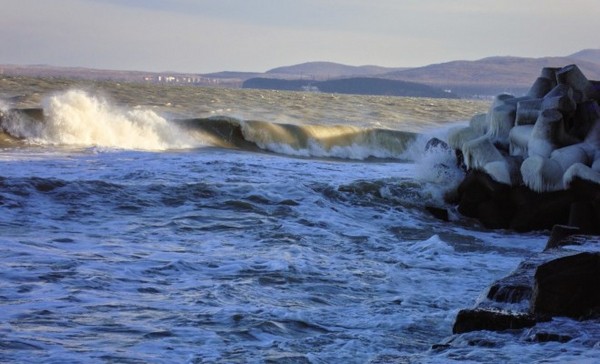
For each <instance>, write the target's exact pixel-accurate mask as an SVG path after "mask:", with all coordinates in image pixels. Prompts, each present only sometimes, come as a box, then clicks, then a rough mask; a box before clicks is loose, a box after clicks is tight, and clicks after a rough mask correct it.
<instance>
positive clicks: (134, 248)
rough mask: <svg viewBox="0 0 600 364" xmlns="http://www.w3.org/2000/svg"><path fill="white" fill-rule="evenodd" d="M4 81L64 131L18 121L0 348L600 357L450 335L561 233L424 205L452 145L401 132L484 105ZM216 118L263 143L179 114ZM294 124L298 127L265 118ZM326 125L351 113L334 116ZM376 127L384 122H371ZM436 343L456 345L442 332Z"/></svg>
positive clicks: (286, 359) (39, 352)
mask: <svg viewBox="0 0 600 364" xmlns="http://www.w3.org/2000/svg"><path fill="white" fill-rule="evenodd" d="M9 81H10V82H13V83H12V84H11V85H12V86H11V87H8V88H7V89H5V90H4V91H3V92H4V95H5V96H15V95H21V94H22V95H24V96H23V97H20V98H16V99H13V102H16V103H17V105H16V106H35V105H34V103H35V102H39V103H42V104H43V105H45V106H46V107H47V108H49V109H51V110H53V111H52V112H50V113H49V114H48V115H47V118H50V119H52V120H50V121H48V120H47V121H46V122H47V123H50V124H52V125H54V126H53V127H52V128H49V129H44V130H41V129H40V130H31V129H27V130H23V131H22V132H23V133H25V134H27V136H25V135H21V137H25V140H24V141H23V140H21V141H18V142H17V146H11V147H7V148H4V149H3V150H2V152H1V153H0V232H1V234H0V244H1V245H2V249H0V298H1V301H0V307H1V308H2V309H1V310H0V361H4V362H23V363H26V362H40V363H42V362H48V363H53V362H56V363H58V362H60V363H69V362H90V363H95V362H98V363H113V362H114V363H116V362H119V363H369V362H371V363H390V362H391V363H405V362H414V363H420V362H439V363H443V362H452V361H456V362H469V361H470V362H513V363H517V362H535V361H542V360H545V359H549V358H554V359H552V360H556V361H558V362H560V361H568V360H572V361H579V360H588V361H590V362H591V361H592V360H593V359H594V357H595V355H598V354H599V353H600V352H599V349H598V344H597V343H596V342H594V340H595V338H593V337H592V338H590V337H587V338H585V337H583V338H578V339H576V340H573V341H572V342H569V343H567V344H562V343H546V344H536V343H532V342H530V336H531V334H530V333H528V332H526V331H519V332H514V333H495V334H493V333H483V334H481V333H478V334H477V335H479V336H477V337H476V339H474V338H473V335H475V334H464V335H461V336H455V337H453V336H452V335H451V327H452V324H453V321H454V318H455V316H456V313H457V312H458V310H459V309H461V308H465V307H470V306H471V305H473V304H474V303H475V301H476V299H477V297H478V296H479V295H480V294H481V292H483V291H484V290H485V288H486V287H487V286H488V285H489V284H490V283H492V281H493V280H494V279H497V278H500V277H502V276H504V275H506V274H507V273H509V272H510V271H511V270H512V269H514V268H515V267H516V266H517V264H518V263H519V262H520V261H521V260H522V259H523V257H525V256H527V255H528V254H531V253H533V252H537V251H539V250H541V249H542V247H543V246H544V244H545V241H546V238H547V236H546V234H545V233H537V234H527V235H522V234H512V233H508V232H504V231H496V232H493V231H485V230H482V229H481V228H479V227H478V226H477V225H476V224H474V223H473V222H471V221H467V220H465V219H462V218H460V217H458V216H452V219H451V220H452V221H451V222H442V221H438V220H436V219H434V218H432V217H431V216H430V215H429V214H428V213H427V211H426V210H425V206H426V205H436V204H440V203H441V199H440V196H441V194H442V193H443V192H444V186H447V185H450V184H451V183H453V181H455V180H456V179H457V177H458V176H457V175H455V174H453V173H454V172H453V173H450V172H449V171H448V170H436V168H435V166H436V165H438V164H439V161H440V158H442V159H443V158H445V156H443V155H441V156H440V155H428V154H426V153H424V152H423V149H422V143H421V139H420V138H419V137H415V138H413V137H410V138H408V139H406V140H405V141H403V142H402V143H400V144H398V145H396V144H394V143H391V142H390V141H389V138H390V135H394V136H396V137H398V138H403V135H404V134H402V133H401V134H398V133H396V131H402V132H405V131H409V132H415V131H417V132H426V133H429V132H431V133H432V134H435V133H439V131H431V130H432V129H431V128H432V127H433V126H438V128H439V127H443V126H444V125H445V123H447V122H450V121H452V122H457V121H461V120H464V119H466V118H468V116H466V115H467V114H469V113H474V112H477V111H481V110H484V109H485V107H486V105H484V104H482V103H476V102H469V101H455V100H452V101H444V100H419V99H402V98H375V97H359V96H338V95H321V94H306V93H275V92H265V91H249V90H225V89H196V88H191V87H190V88H173V89H163V88H158V87H156V88H153V87H151V86H144V87H142V86H132V85H122V86H118V85H110V84H105V85H102V90H103V92H105V93H107V94H109V96H110V98H112V99H113V101H111V103H110V105H111V106H110V107H109V106H106V105H107V104H105V103H104V101H99V100H100V99H98V98H96V97H97V96H95V95H97V92H96V91H94V92H91V91H88V92H87V93H84V99H79V98H75V96H73V95H71V96H73V97H74V98H73V99H71V98H69V97H66V96H65V95H64V94H63V95H62V96H61V97H62V98H59V99H54V101H55V102H58V101H60V102H62V103H61V104H60V105H61V107H58V106H56V105H55V106H51V105H52V100H49V99H47V98H45V96H43V95H48V94H51V93H52V91H53V87H54V89H60V88H61V87H63V86H62V84H58V83H56V81H55V83H52V82H50V83H49V84H46V83H43V84H42V83H40V84H35V82H34V85H33V86H32V85H28V84H25V85H23V83H24V82H17V81H18V80H17V81H15V80H12V79H11V80H9ZM9 81H6V80H5V81H4V83H5V84H7V83H8V82H9ZM32 82H33V81H32ZM40 82H41V81H40ZM44 82H47V81H44ZM52 86H53V87H52ZM67 86H68V87H73V86H72V85H67ZM36 87H37V88H38V89H39V92H40V95H39V96H36V95H35V94H33V92H32V91H31V89H32V88H33V89H36ZM95 87H98V86H95ZM120 87H121V88H125V89H126V90H127V92H121V93H119V91H118V90H120ZM115 90H117V91H115ZM78 92H79V91H78ZM77 95H80V96H81V94H77ZM36 98H39V101H36V100H37V99H36ZM85 98H87V99H85ZM265 99H266V101H265ZM56 100H58V101H56ZM74 100H79V101H78V102H81V103H78V102H75V101H74ZM86 100H87V101H86ZM90 100H91V101H90ZM102 100H103V99H102ZM29 102H30V103H31V105H29V104H28V103H29ZM86 102H87V103H86ZM94 102H96V104H94ZM19 103H20V104H19ZM169 103H170V105H168V104H169ZM153 104H156V105H159V106H156V105H155V106H152V105H153ZM86 105H87V106H86ZM90 105H91V106H90ZM94 105H95V106H94ZM99 105H100V106H99ZM102 105H104V106H102ZM67 106H69V107H67ZM72 109H75V111H77V110H79V111H77V112H74V111H73V110H72ZM65 110H69V111H68V112H67V111H65ZM82 110H83V111H82ZM95 112H98V113H95ZM140 112H141V114H140ZM147 112H151V114H148V113H147ZM52 113H55V114H52ZM82 114H83V115H86V116H85V117H83V119H82V120H79V121H78V122H77V123H71V122H73V121H74V119H77V118H79V116H77V115H82ZM65 115H69V117H67V118H66V119H68V120H69V122H67V123H66V124H65V123H60V122H58V121H59V120H63V117H65ZM211 115H226V116H228V117H235V118H236V119H235V123H234V124H235V125H234V127H225V126H223V125H225V124H226V123H225V124H219V125H220V126H219V128H217V129H215V130H217V131H216V132H213V133H212V134H210V135H211V136H212V137H214V136H215V135H218V136H223V135H221V134H219V133H222V132H223V131H224V130H226V131H227V132H230V133H234V132H235V133H241V135H242V136H241V138H242V139H244V142H248V143H250V142H252V143H255V144H253V145H256V146H257V148H246V147H245V146H246V144H243V143H241V144H240V143H239V142H238V144H235V143H233V144H232V145H233V146H230V147H223V146H221V145H220V144H218V143H217V146H215V145H214V143H212V142H211V141H214V140H213V139H210V138H208V137H207V135H208V134H206V133H207V130H209V129H208V128H207V126H206V125H205V124H202V125H201V126H197V125H196V126H194V127H193V128H190V127H189V125H187V127H186V128H183V129H180V125H179V124H178V123H176V122H173V121H171V119H173V118H191V117H198V118H205V117H208V116H211ZM157 118H158V119H157ZM159 119H160V120H164V121H160V120H159ZM249 119H254V120H259V121H260V122H261V123H267V124H268V125H264V124H256V123H255V124H252V123H249V124H248V123H246V122H247V120H249ZM107 120H108V121H107ZM115 120H122V121H120V122H117V124H119V125H117V126H114V125H113V122H114V121H115ZM218 120H220V121H219V122H220V123H224V121H223V120H225V121H227V120H228V119H223V118H220V119H218ZM94 122H96V123H99V122H100V123H102V124H101V126H102V127H101V128H100V130H105V131H106V130H113V131H114V130H119V131H120V132H121V133H124V131H123V130H130V131H129V132H131V133H132V134H131V135H130V138H126V139H132V138H133V136H134V134H135V135H140V133H143V132H147V131H149V130H150V131H153V133H154V134H158V138H159V142H160V143H158V144H153V146H155V147H156V148H138V147H121V148H119V147H115V146H114V145H112V144H108V145H104V144H103V143H104V142H101V141H104V140H109V141H111V142H112V140H113V139H110V138H109V139H105V138H106V135H102V136H98V133H96V134H94V135H95V136H93V137H90V138H92V139H89V141H88V142H86V143H87V144H82V143H75V142H73V143H72V144H69V143H68V142H66V140H72V139H66V137H65V135H66V134H68V135H72V134H73V133H77V132H80V131H75V132H73V131H72V130H71V129H73V127H74V125H75V124H77V125H79V126H80V127H81V124H82V123H83V125H86V123H94ZM284 122H285V123H287V125H299V126H300V127H299V128H294V127H291V126H288V127H282V128H280V127H278V126H277V125H276V126H273V124H276V123H284ZM164 123H166V124H164ZM190 123H192V124H193V122H190ZM203 123H204V122H203ZM121 124H127V125H128V126H127V128H124V127H123V125H121ZM129 124H131V125H133V126H135V127H139V128H138V129H128V128H129V126H131V125H129ZM309 124H310V125H315V124H318V125H321V126H322V127H317V128H316V129H315V127H311V126H310V125H309ZM334 124H335V125H344V126H345V127H352V128H356V129H347V128H342V129H340V128H339V127H336V129H335V133H334V130H333V129H331V128H329V127H325V126H328V125H334ZM27 125H29V126H31V127H34V126H35V125H37V124H27ZM57 125H59V126H60V127H62V129H60V127H59V129H58V131H61V130H62V132H57V130H56V127H57ZM156 125H161V126H160V127H156ZM165 125H166V129H165V128H164V126H165ZM193 125H195V124H193ZM227 125H229V124H227ZM29 126H28V127H29ZM171 127H172V128H171ZM35 128H37V127H35ZM35 128H34V129H35ZM93 128H95V127H92V126H91V125H90V126H89V127H88V128H83V129H82V130H90V129H93ZM111 128H116V129H111ZM366 128H381V129H384V130H386V131H385V132H381V131H379V132H377V133H375V134H376V136H375V137H374V136H369V137H368V138H366V137H364V135H371V134H372V133H373V132H371V134H368V133H363V131H364V130H365V129H366ZM66 129H69V130H70V131H69V132H66V131H65V130H66ZM75 129H76V130H80V129H81V128H79V129H77V128H75ZM275 129H276V130H275ZM390 129H391V131H390V132H388V131H387V130H390ZM211 130H213V129H211ZM274 130H275V131H274ZM340 130H342V131H340ZM377 130H379V129H377ZM213 131H214V130H213ZM309 131H310V132H309ZM310 133H313V134H310ZM332 133H333V134H332ZM336 133H337V134H336ZM382 133H383V134H385V135H384V136H385V138H383V137H382V136H381V135H382ZM258 134H261V135H262V139H261V138H259V137H258V136H256V135H258ZM355 134H356V135H359V136H360V138H358V137H356V135H355ZM363 134H364V135H363ZM75 135H79V138H80V139H79V140H81V139H83V137H84V136H85V135H87V133H86V132H84V133H83V134H75ZM149 135H150V134H149ZM299 135H301V136H302V137H301V138H300V137H299ZM349 135H351V136H352V137H351V138H350V137H349ZM225 136H227V135H225ZM284 136H285V137H286V138H288V139H286V138H284ZM7 137H9V138H10V133H9V135H8V136H7ZM44 138H47V139H44ZM60 138H62V139H60ZM93 138H97V139H93ZM224 138H225V137H224ZM289 138H292V139H289ZM298 138H300V139H298ZM332 138H333V139H332ZM225 139H227V138H225ZM225 139H223V140H225ZM58 140H62V142H58ZM117 140H120V139H117ZM182 140H184V141H185V143H184V144H181V145H180V144H177V143H179V142H180V141H182ZM227 140H229V139H227ZM298 140H301V141H303V142H304V144H302V143H300V142H298ZM382 140H383V141H382ZM327 142H329V144H327ZM404 142H406V143H404ZM409 142H410V143H409ZM161 143H162V144H161ZM173 143H174V144H173ZM211 143H212V144H211ZM261 143H262V144H261ZM294 143H300V144H294ZM340 143H341V144H340ZM390 143H391V144H390ZM405 144H406V145H405ZM144 146H146V144H144ZM177 146H179V147H177ZM158 147H160V148H158ZM341 149H343V150H344V151H343V152H341V151H340V150H341ZM365 150H366V151H365ZM378 150H379V151H382V150H385V153H383V152H381V155H382V156H383V157H384V159H382V158H380V157H379V158H378V155H377V153H378ZM358 151H360V152H358ZM394 153H396V154H394ZM567 324H569V323H567ZM482 337H483V339H482ZM443 342H444V343H447V342H451V343H452V345H451V346H450V347H445V346H444V347H443V348H442V349H439V347H437V348H436V349H432V345H434V344H439V343H443Z"/></svg>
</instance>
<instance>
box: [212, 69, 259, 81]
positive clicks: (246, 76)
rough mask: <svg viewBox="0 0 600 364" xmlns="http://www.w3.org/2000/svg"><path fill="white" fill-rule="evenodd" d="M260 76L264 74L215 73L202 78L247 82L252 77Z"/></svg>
mask: <svg viewBox="0 0 600 364" xmlns="http://www.w3.org/2000/svg"><path fill="white" fill-rule="evenodd" d="M260 75H262V73H260V72H236V71H223V72H215V73H205V74H203V75H202V76H203V77H210V78H224V79H226V78H230V79H233V78H235V79H241V80H247V79H249V78H252V77H258V76H260Z"/></svg>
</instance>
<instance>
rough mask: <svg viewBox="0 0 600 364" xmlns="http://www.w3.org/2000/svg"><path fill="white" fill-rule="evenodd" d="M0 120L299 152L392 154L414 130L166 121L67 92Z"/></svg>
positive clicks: (59, 138) (5, 125) (11, 128)
mask: <svg viewBox="0 0 600 364" xmlns="http://www.w3.org/2000/svg"><path fill="white" fill-rule="evenodd" d="M0 126H1V127H2V130H3V131H4V132H5V135H4V136H3V139H5V143H4V144H6V142H7V140H8V139H10V138H16V139H20V140H23V141H24V142H26V143H28V144H37V145H60V146H72V147H106V148H116V149H136V150H153V151H161V150H170V149H190V148H199V147H206V146H214V147H224V148H236V149H241V150H248V151H256V150H265V151H270V152H274V153H279V154H285V155H293V156H300V157H318V158H322V157H333V158H343V159H358V160H362V159H367V158H397V159H406V157H405V156H404V155H403V154H404V153H405V152H406V151H407V149H408V147H409V145H410V144H411V143H412V142H414V140H415V139H416V136H417V134H415V133H411V132H403V131H397V130H389V129H378V128H359V127H356V126H345V125H296V124H279V123H273V122H269V121H258V120H240V119H236V118H232V117H227V116H216V117H209V118H197V119H183V120H168V119H166V118H164V117H162V116H160V115H158V114H157V113H156V112H154V111H152V110H148V109H143V108H129V109H126V108H123V107H119V106H116V105H114V104H113V103H111V102H110V101H109V100H108V99H107V98H104V97H101V96H98V95H92V94H90V93H88V92H86V91H81V90H71V91H67V92H64V93H61V94H57V95H53V96H51V97H49V98H47V99H46V100H45V102H44V108H43V109H14V110H10V109H6V108H5V109H4V110H3V111H2V113H1V114H0Z"/></svg>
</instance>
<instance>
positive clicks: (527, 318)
mask: <svg viewBox="0 0 600 364" xmlns="http://www.w3.org/2000/svg"><path fill="white" fill-rule="evenodd" d="M536 322H537V321H536V318H535V317H534V316H532V315H529V314H513V313H510V312H502V311H494V310H485V309H474V310H470V309H467V310H461V311H460V312H459V313H458V316H456V321H455V323H454V326H453V327H452V332H453V333H454V334H461V333H464V332H470V331H478V330H490V331H503V330H515V329H523V328H526V327H532V326H534V325H535V324H536Z"/></svg>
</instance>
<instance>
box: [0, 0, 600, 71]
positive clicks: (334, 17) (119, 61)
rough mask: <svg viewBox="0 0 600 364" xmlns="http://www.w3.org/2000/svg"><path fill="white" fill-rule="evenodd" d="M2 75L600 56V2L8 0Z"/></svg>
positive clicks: (1, 27) (1, 38)
mask: <svg viewBox="0 0 600 364" xmlns="http://www.w3.org/2000/svg"><path fill="white" fill-rule="evenodd" d="M0 13H1V14H2V18H3V20H2V21H1V22H0V49H1V50H0V64H2V63H16V64H50V65H56V66H81V67H94V68H106V69H128V70H147V71H167V70H171V71H182V72H198V73H206V72H216V71H223V70H228V71H266V70H268V69H270V68H274V67H277V66H282V65H290V64H296V63H302V62H307V61H332V62H339V63H344V64H350V65H365V64H375V65H381V66H390V67H405V66H422V65H427V64H431V63H440V62H445V61H450V60H456V59H479V58H483V57H487V56H495V55H512V56H526V57H540V56H560V55H568V54H571V53H574V52H576V51H578V50H581V49H584V48H600V36H599V34H600V21H598V19H597V17H598V14H600V1H599V0H528V1H523V0H503V1H495V0H369V1H365V0H162V1H160V0H2V4H0Z"/></svg>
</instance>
